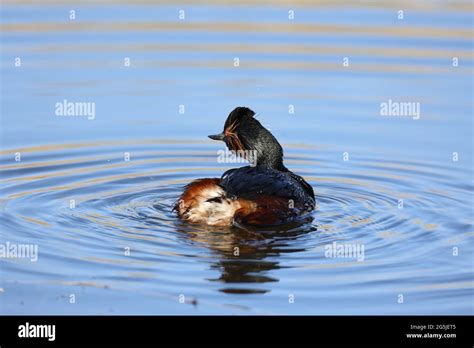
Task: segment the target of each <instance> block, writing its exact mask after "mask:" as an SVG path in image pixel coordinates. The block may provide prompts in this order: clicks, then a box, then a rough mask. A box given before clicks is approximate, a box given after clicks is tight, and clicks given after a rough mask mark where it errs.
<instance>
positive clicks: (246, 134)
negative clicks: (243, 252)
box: [175, 107, 315, 226]
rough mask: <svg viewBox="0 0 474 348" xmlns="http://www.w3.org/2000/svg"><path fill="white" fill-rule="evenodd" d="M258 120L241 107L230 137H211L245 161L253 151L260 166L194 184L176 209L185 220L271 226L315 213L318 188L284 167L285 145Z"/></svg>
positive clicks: (227, 131) (227, 130)
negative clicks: (305, 214) (316, 189)
mask: <svg viewBox="0 0 474 348" xmlns="http://www.w3.org/2000/svg"><path fill="white" fill-rule="evenodd" d="M254 115H255V113H254V112H253V111H252V110H250V109H249V108H245V107H238V108H236V109H234V110H233V111H232V112H231V113H230V114H229V116H228V118H227V120H226V122H225V125H224V131H223V132H222V133H220V134H217V135H211V136H209V137H210V138H211V139H214V140H222V141H224V142H225V143H226V145H227V147H228V148H229V149H230V150H232V151H239V152H238V153H240V154H243V156H245V154H246V153H247V152H246V151H253V152H254V153H255V154H256V158H255V160H256V163H254V164H255V166H247V167H242V168H236V169H231V170H229V171H227V172H225V173H224V175H223V176H222V177H221V178H206V179H198V180H195V181H193V182H191V183H190V184H188V185H187V186H186V187H185V189H184V192H183V193H182V195H181V196H180V198H179V200H178V202H177V203H176V206H175V210H176V211H177V213H178V216H179V217H180V218H181V219H183V220H185V221H189V222H192V223H202V224H207V225H213V226H230V225H233V224H240V225H255V226H268V225H278V224H282V223H285V222H290V221H292V220H294V219H295V218H296V217H298V216H300V215H302V214H304V213H307V212H309V211H311V210H313V209H314V205H315V200H314V192H313V188H312V187H311V185H309V184H308V183H307V182H306V181H305V180H304V179H303V178H302V177H300V176H298V175H296V174H294V173H292V172H291V171H289V170H288V169H287V168H286V167H285V166H284V165H283V149H282V147H281V145H280V144H279V143H278V141H277V140H276V139H275V137H274V136H273V135H272V134H271V133H270V132H269V131H268V130H267V129H265V128H264V127H263V126H262V125H261V124H260V122H258V120H256V119H255V118H254Z"/></svg>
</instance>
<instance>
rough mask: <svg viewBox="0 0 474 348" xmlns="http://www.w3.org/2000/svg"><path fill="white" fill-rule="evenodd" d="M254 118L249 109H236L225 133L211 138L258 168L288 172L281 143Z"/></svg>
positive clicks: (229, 119)
mask: <svg viewBox="0 0 474 348" xmlns="http://www.w3.org/2000/svg"><path fill="white" fill-rule="evenodd" d="M254 116H255V112H253V111H252V110H250V109H249V108H246V107H238V108H235V109H234V110H233V111H232V112H231V113H230V114H229V116H228V117H227V120H226V122H225V125H224V131H223V132H222V133H220V134H216V135H210V136H209V138H211V139H214V140H223V141H224V142H225V143H226V145H227V147H228V148H229V149H230V150H234V151H236V152H237V153H238V154H241V155H242V156H244V157H245V158H247V159H248V160H249V161H250V162H252V163H253V164H255V165H257V166H262V167H267V168H272V169H277V170H280V171H283V172H287V171H288V169H287V168H286V167H285V166H284V164H283V149H282V147H281V145H280V143H279V142H278V140H276V138H275V137H274V136H273V134H272V133H270V131H268V129H266V128H265V127H263V126H262V124H261V123H260V122H259V121H258V120H256V119H255V118H254Z"/></svg>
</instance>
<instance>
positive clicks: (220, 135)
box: [208, 133, 225, 140]
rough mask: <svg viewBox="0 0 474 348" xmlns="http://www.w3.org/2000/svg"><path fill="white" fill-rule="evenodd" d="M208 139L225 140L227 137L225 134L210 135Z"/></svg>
mask: <svg viewBox="0 0 474 348" xmlns="http://www.w3.org/2000/svg"><path fill="white" fill-rule="evenodd" d="M208 137H209V138H211V139H212V140H224V138H225V135H224V133H220V134H214V135H208Z"/></svg>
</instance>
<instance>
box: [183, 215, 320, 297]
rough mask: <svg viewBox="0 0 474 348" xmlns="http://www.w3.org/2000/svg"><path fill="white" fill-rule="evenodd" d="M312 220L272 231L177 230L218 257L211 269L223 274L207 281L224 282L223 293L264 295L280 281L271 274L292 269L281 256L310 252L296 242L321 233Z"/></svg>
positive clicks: (231, 228)
mask: <svg viewBox="0 0 474 348" xmlns="http://www.w3.org/2000/svg"><path fill="white" fill-rule="evenodd" d="M312 221H313V217H311V216H307V217H305V218H304V219H302V220H301V221H298V222H293V223H289V224H285V225H281V226H278V227H272V228H271V229H269V228H248V227H246V228H239V227H230V228H222V227H221V228H217V227H211V226H196V225H189V224H186V223H183V222H177V224H176V231H177V232H178V233H179V234H180V235H181V236H182V237H183V238H185V239H186V241H187V242H191V243H198V244H200V245H203V246H205V247H206V248H208V249H209V250H211V251H212V253H213V255H215V258H216V260H215V261H211V265H210V268H211V269H212V270H215V271H217V272H219V275H218V276H217V277H216V278H210V279H207V280H208V281H211V282H220V283H222V284H223V286H222V287H221V288H220V289H219V291H220V292H223V293H229V294H264V293H267V292H270V291H271V290H270V289H269V288H265V287H264V286H262V284H265V283H273V282H278V281H279V279H278V278H276V277H275V275H274V273H273V274H271V275H270V271H273V270H278V269H281V268H284V267H288V266H283V265H282V264H281V261H279V257H281V256H282V255H284V254H286V253H296V252H302V251H305V250H306V248H307V247H306V248H305V247H298V246H296V247H295V245H297V244H298V243H295V241H296V240H297V239H298V238H300V237H301V236H303V235H305V234H307V233H310V232H314V231H316V230H317V228H316V226H314V225H312V224H311V222H312Z"/></svg>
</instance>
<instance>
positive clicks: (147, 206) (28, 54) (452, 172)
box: [0, 0, 474, 314]
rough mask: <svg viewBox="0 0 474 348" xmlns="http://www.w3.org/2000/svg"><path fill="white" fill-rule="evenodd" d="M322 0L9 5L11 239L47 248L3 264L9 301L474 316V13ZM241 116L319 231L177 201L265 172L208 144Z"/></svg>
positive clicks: (6, 223)
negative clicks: (303, 192)
mask: <svg viewBox="0 0 474 348" xmlns="http://www.w3.org/2000/svg"><path fill="white" fill-rule="evenodd" d="M321 3H322V4H320V5H309V4H308V3H305V2H303V1H301V2H299V1H296V2H294V4H293V5H292V6H291V7H289V5H287V4H285V2H283V1H282V2H279V1H270V2H268V4H267V5H261V6H255V5H252V4H251V3H250V2H244V4H243V5H239V4H238V3H237V2H229V3H227V5H225V6H221V5H218V4H217V3H216V2H209V3H208V4H207V5H202V4H201V5H199V4H198V3H197V2H194V1H187V2H186V4H183V5H181V6H178V5H169V4H166V3H161V4H157V5H154V4H151V3H149V2H146V1H142V2H138V3H135V2H133V3H132V2H127V1H119V2H118V3H117V4H116V5H113V4H105V2H104V3H101V2H99V4H98V5H97V4H92V3H87V2H84V3H83V4H80V5H79V4H77V5H76V4H75V5H68V4H67V3H66V2H61V1H48V2H45V3H44V4H42V3H41V1H38V2H34V4H31V3H29V2H27V1H8V0H7V1H6V2H2V8H1V25H0V28H1V133H0V135H1V151H0V169H1V177H0V188H1V191H0V214H1V220H0V221H1V240H0V242H1V245H0V251H1V248H3V250H4V251H5V249H8V248H11V247H12V245H15V246H18V245H19V244H25V245H31V246H32V248H33V249H32V250H33V251H34V250H35V249H34V247H37V248H38V249H37V251H38V254H37V260H36V261H34V260H33V261H32V258H19V257H16V258H7V257H6V256H5V255H4V257H2V258H1V259H0V312H1V313H2V314H473V236H474V230H473V216H474V214H473V213H474V212H473V117H472V116H473V102H472V94H473V79H472V76H473V75H472V73H473V59H472V23H473V16H472V3H471V2H469V1H465V2H462V1H461V2H448V1H447V2H432V1H412V2H403V4H401V5H398V4H396V3H393V2H389V1H380V2H379V3H375V4H374V3H373V2H370V5H366V6H364V5H360V4H359V5H353V6H352V5H350V4H347V3H346V2H341V3H346V4H345V5H342V4H339V2H337V1H336V2H321ZM354 3H360V2H354ZM362 3H363V2H362ZM71 10H74V11H75V12H74V13H71V12H70V11H71ZM180 10H184V12H180ZM290 10H293V11H294V18H293V17H292V14H293V12H289V11H290ZM399 10H402V11H403V13H400V12H398V11H399ZM71 15H75V18H74V19H70V16H71ZM183 15H184V19H180V16H181V17H183ZM289 17H291V18H289ZM399 17H403V18H399ZM346 58H347V59H346ZM128 63H130V64H129V66H128ZM65 100H66V101H68V102H87V103H95V104H94V105H95V113H94V114H93V115H92V113H91V114H89V117H87V115H86V116H67V115H66V116H58V115H57V114H56V111H57V110H56V104H57V103H63V102H64V101H65ZM402 102H404V103H413V104H409V105H410V107H412V109H406V110H404V112H405V116H395V115H393V114H394V113H396V111H395V109H394V107H397V106H402V105H401V104H400V103H402ZM384 103H386V104H384ZM91 105H92V104H91ZM384 105H386V106H388V107H389V111H391V113H392V115H387V114H386V113H385V112H384V111H383V108H384ZM406 105H408V104H406ZM236 106H249V107H251V108H252V109H253V110H255V111H256V112H257V114H258V119H259V120H260V121H261V122H262V123H263V124H264V125H265V126H267V127H268V128H269V129H271V131H272V132H273V133H274V134H275V136H276V137H277V139H279V140H280V142H281V143H282V145H283V147H284V149H285V161H286V165H287V166H288V167H289V168H290V169H291V170H293V171H295V172H296V173H298V174H300V175H302V176H304V177H305V178H306V180H307V181H308V182H309V183H310V184H311V185H313V187H314V189H315V191H316V195H317V201H318V208H317V210H316V211H315V212H314V213H313V214H312V216H311V217H310V218H309V219H308V220H307V221H305V222H303V223H301V224H298V225H290V226H282V227H279V228H274V229H264V230H259V231H255V230H249V231H244V230H239V229H236V228H234V229H226V228H209V227H205V226H195V225H189V224H185V223H182V222H181V221H179V220H178V219H177V218H176V216H175V215H174V214H173V212H172V211H171V207H172V205H173V203H174V202H175V201H176V199H177V197H178V195H179V194H180V192H181V191H182V188H183V186H184V185H185V184H186V183H188V182H190V181H191V180H193V179H196V178H202V177H219V176H220V175H221V174H222V173H223V172H224V171H225V170H227V169H229V168H232V167H236V166H241V165H244V164H235V163H219V162H218V160H217V159H218V155H217V154H218V150H222V149H223V144H222V143H218V142H213V141H211V140H209V139H207V135H208V134H213V133H216V132H218V131H221V129H222V127H223V123H224V120H225V118H226V117H227V115H228V113H229V112H230V111H231V110H232V109H233V108H234V107H236ZM418 108H419V109H418ZM417 110H418V111H417ZM402 111H403V110H402ZM388 113H389V114H390V112H388ZM341 245H342V246H343V247H346V246H347V247H350V246H352V247H354V248H359V249H357V250H359V252H360V253H359V254H358V256H359V257H357V255H355V256H356V257H354V255H348V254H336V255H332V256H335V257H330V256H331V255H330V254H328V250H329V247H336V248H337V247H338V246H341ZM236 248H237V249H236ZM362 248H363V249H362ZM9 250H12V249H9ZM236 250H238V251H239V255H236V254H235V251H236ZM336 250H337V249H336ZM362 251H363V253H362ZM10 256H11V255H10ZM182 302H183V303H182Z"/></svg>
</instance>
